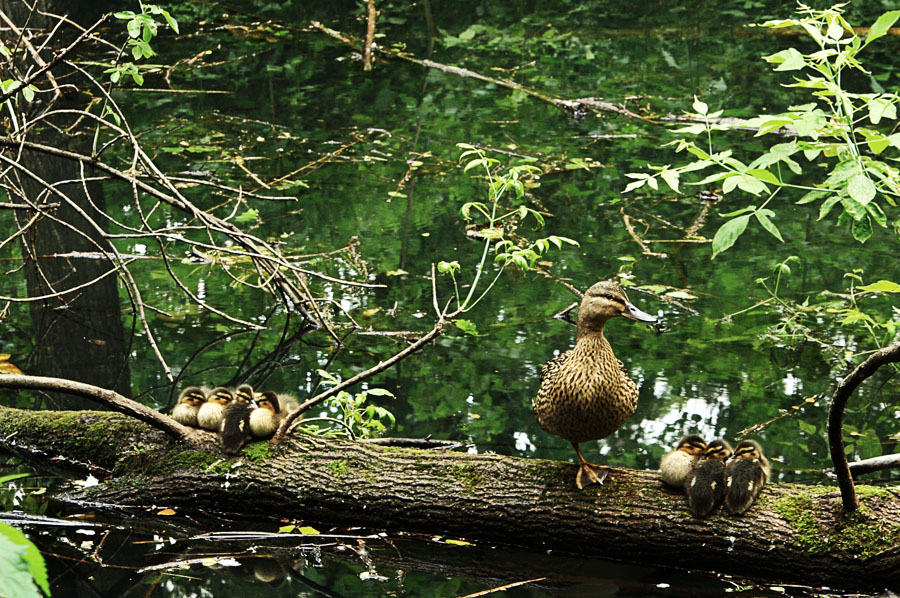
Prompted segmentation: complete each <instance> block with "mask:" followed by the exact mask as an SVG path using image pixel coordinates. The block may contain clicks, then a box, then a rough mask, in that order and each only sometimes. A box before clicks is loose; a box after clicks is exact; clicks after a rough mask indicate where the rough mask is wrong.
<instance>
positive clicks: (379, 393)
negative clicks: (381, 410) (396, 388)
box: [366, 388, 394, 397]
mask: <svg viewBox="0 0 900 598" xmlns="http://www.w3.org/2000/svg"><path fill="white" fill-rule="evenodd" d="M366 394H367V395H368V396H370V397H393V396H394V393H392V392H391V391H389V390H388V389H386V388H369V389H367V390H366Z"/></svg>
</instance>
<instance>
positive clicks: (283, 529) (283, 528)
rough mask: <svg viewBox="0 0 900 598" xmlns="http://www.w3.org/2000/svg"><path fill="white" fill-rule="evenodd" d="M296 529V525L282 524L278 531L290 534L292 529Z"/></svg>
mask: <svg viewBox="0 0 900 598" xmlns="http://www.w3.org/2000/svg"><path fill="white" fill-rule="evenodd" d="M295 529H297V526H296V525H282V526H281V527H279V528H278V533H279V534H289V533H291V532H292V531H294V530H295Z"/></svg>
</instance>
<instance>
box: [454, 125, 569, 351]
mask: <svg viewBox="0 0 900 598" xmlns="http://www.w3.org/2000/svg"><path fill="white" fill-rule="evenodd" d="M456 145H457V147H459V148H460V149H462V150H463V152H462V154H460V156H459V159H460V161H462V160H465V159H466V158H469V157H470V156H474V158H472V159H470V160H468V161H467V162H466V164H465V166H464V167H463V172H469V171H470V170H472V169H479V170H483V171H484V177H485V180H486V181H487V187H488V203H484V202H478V201H469V202H466V203H464V204H463V206H462V207H461V208H460V215H461V216H462V217H463V219H464V220H465V221H466V222H467V223H469V224H470V227H472V230H474V231H476V233H475V236H476V237H477V238H480V239H482V240H483V244H484V247H483V251H482V254H481V261H480V262H479V264H478V266H477V267H476V270H475V276H474V279H473V281H472V283H471V285H470V286H469V292H468V294H467V295H466V296H465V298H461V296H460V293H459V284H458V282H457V278H456V273H457V272H458V271H459V268H460V266H459V262H457V261H454V262H443V261H442V262H440V264H438V271H439V272H440V273H441V274H449V275H450V277H451V278H452V279H453V286H454V289H455V290H456V294H455V299H456V304H457V306H458V307H459V309H460V311H462V312H466V311H469V310H471V309H472V308H473V307H475V305H477V304H478V303H479V302H480V301H481V300H482V299H483V298H484V297H485V295H487V294H488V292H489V291H490V290H491V289H492V288H493V286H494V284H495V283H496V282H497V279H498V278H499V277H500V275H501V274H502V273H503V271H504V270H505V269H506V267H507V266H510V265H512V266H515V267H516V268H519V269H520V270H522V271H527V270H529V269H531V268H533V267H534V266H535V264H536V263H537V261H538V260H539V259H540V258H541V256H543V255H544V253H546V252H547V250H548V249H550V246H551V245H554V246H556V247H557V248H558V249H559V248H562V245H563V243H566V244H569V245H576V246H577V245H578V242H577V241H575V240H573V239H569V238H568V237H560V236H557V235H551V236H549V237H546V238H543V239H537V240H536V241H534V242H531V243H528V242H527V241H526V240H524V239H523V238H522V237H521V236H520V235H518V234H517V229H518V227H519V225H521V224H522V223H523V222H525V221H526V219H528V217H529V216H530V217H531V218H532V219H533V220H534V221H535V223H536V225H537V227H538V228H543V226H544V216H543V215H542V214H541V213H540V212H539V211H538V210H535V209H533V208H530V207H529V206H527V205H526V204H525V192H526V189H529V188H535V187H538V186H539V185H540V183H539V182H538V178H539V176H540V174H541V169H540V168H538V167H537V166H534V165H532V164H520V165H517V166H510V167H507V168H505V169H504V168H503V166H502V165H501V164H500V161H499V160H496V159H494V158H488V157H487V155H485V153H484V151H483V150H481V149H479V148H477V147H475V146H473V145H471V144H468V143H457V144H456ZM510 192H511V194H512V199H511V200H509V204H503V203H501V202H502V201H503V200H505V199H507V194H508V193H510ZM491 247H493V249H494V262H495V263H497V264H499V266H500V267H499V268H498V269H497V272H496V274H495V276H494V279H493V280H492V281H491V282H490V283H488V285H487V287H486V288H485V289H484V290H483V291H481V294H480V295H478V297H475V294H476V291H477V290H478V288H479V281H480V280H481V276H482V275H483V274H484V270H485V266H486V259H487V256H488V253H489V252H490V250H491ZM461 328H462V327H461ZM464 330H465V329H464ZM465 331H466V332H468V333H470V334H471V332H470V331H469V330H465Z"/></svg>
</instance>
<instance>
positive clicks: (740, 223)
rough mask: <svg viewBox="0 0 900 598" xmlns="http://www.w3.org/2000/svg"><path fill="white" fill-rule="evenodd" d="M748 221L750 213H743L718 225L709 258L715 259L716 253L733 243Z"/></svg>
mask: <svg viewBox="0 0 900 598" xmlns="http://www.w3.org/2000/svg"><path fill="white" fill-rule="evenodd" d="M749 221H750V214H744V215H743V216H738V217H737V218H733V219H731V220H729V221H728V222H726V223H725V224H723V225H722V226H720V227H719V230H717V231H716V235H715V236H714V237H713V240H712V252H713V254H712V258H710V259H715V257H716V256H717V255H719V254H720V253H722V252H723V251H725V250H726V249H728V248H729V247H731V246H732V245H734V243H735V241H737V240H738V237H740V236H741V234H742V233H743V232H744V230H745V229H746V228H747V223H748V222H749Z"/></svg>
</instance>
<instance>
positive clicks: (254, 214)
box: [234, 209, 259, 224]
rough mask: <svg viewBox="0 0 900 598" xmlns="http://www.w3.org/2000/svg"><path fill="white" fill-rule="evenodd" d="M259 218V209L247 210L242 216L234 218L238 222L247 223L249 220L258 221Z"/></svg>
mask: <svg viewBox="0 0 900 598" xmlns="http://www.w3.org/2000/svg"><path fill="white" fill-rule="evenodd" d="M258 220H259V210H253V209H250V210H247V211H246V212H244V213H243V214H241V215H240V216H238V217H237V218H235V219H234V221H235V222H237V223H238V224H247V223H249V222H256V221H258Z"/></svg>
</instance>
